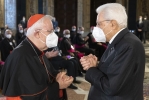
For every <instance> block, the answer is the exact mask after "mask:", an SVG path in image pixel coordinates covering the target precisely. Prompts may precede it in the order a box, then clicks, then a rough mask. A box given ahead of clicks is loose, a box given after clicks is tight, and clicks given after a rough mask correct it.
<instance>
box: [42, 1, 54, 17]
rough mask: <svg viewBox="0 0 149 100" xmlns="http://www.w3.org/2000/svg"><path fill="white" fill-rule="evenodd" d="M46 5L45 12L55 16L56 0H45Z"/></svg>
mask: <svg viewBox="0 0 149 100" xmlns="http://www.w3.org/2000/svg"><path fill="white" fill-rule="evenodd" d="M44 6H46V8H45V9H44V14H48V15H51V16H54V0H45V4H44Z"/></svg>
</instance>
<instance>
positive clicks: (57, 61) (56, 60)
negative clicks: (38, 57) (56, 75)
mask: <svg viewBox="0 0 149 100" xmlns="http://www.w3.org/2000/svg"><path fill="white" fill-rule="evenodd" d="M50 62H51V64H52V65H53V67H54V68H55V69H56V70H60V69H63V68H64V69H66V70H67V74H68V76H72V77H73V78H74V79H75V77H76V70H77V69H76V67H75V65H74V64H73V62H71V61H69V60H65V59H64V58H62V57H61V56H57V57H53V58H52V59H50Z"/></svg>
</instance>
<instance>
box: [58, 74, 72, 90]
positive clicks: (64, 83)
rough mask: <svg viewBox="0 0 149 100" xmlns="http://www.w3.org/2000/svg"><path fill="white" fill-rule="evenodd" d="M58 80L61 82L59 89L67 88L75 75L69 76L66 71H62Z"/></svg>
mask: <svg viewBox="0 0 149 100" xmlns="http://www.w3.org/2000/svg"><path fill="white" fill-rule="evenodd" d="M56 81H57V82H58V83H59V89H65V88H67V87H68V86H69V85H70V84H71V83H72V82H73V77H72V76H67V75H66V72H60V73H58V74H57V76H56Z"/></svg>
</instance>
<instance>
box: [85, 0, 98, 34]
mask: <svg viewBox="0 0 149 100" xmlns="http://www.w3.org/2000/svg"><path fill="white" fill-rule="evenodd" d="M90 16H92V15H90V0H83V27H84V29H85V32H87V33H88V32H89V31H90ZM95 20H96V19H95Z"/></svg>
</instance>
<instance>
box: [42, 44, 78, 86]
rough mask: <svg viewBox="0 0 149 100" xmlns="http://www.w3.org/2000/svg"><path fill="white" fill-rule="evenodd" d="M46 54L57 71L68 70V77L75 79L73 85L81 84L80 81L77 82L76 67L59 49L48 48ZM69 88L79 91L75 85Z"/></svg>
mask: <svg viewBox="0 0 149 100" xmlns="http://www.w3.org/2000/svg"><path fill="white" fill-rule="evenodd" d="M44 52H45V55H46V57H47V58H48V59H49V61H50V62H51V64H52V65H53V66H54V68H55V69H56V70H66V71H67V75H69V76H72V77H73V78H74V80H73V83H77V84H80V81H77V80H76V77H77V67H76V65H75V64H74V63H73V62H72V61H71V60H70V59H68V58H67V57H65V56H62V55H61V53H60V51H59V49H58V47H53V48H48V49H47V50H45V51H44ZM68 88H70V89H78V87H77V86H75V85H73V84H70V86H68Z"/></svg>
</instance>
